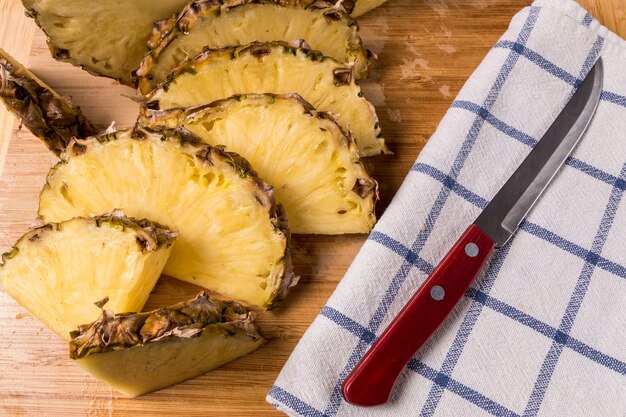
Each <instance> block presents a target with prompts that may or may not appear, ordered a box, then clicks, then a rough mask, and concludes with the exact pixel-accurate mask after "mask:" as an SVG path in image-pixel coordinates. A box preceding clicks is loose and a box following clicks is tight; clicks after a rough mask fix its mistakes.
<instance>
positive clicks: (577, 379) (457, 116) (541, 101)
mask: <svg viewBox="0 0 626 417" xmlns="http://www.w3.org/2000/svg"><path fill="white" fill-rule="evenodd" d="M599 56H602V57H603V60H604V68H605V79H604V91H603V93H602V100H601V103H600V106H599V108H598V111H597V113H596V115H595V117H594V119H593V121H592V124H591V126H590V128H589V130H588V131H587V133H586V134H585V136H584V138H583V139H582V141H581V143H580V144H579V146H578V147H577V148H576V150H575V152H574V153H573V155H572V156H571V157H570V158H569V160H568V161H567V163H566V165H565V166H564V168H563V169H562V170H561V171H560V172H559V173H558V175H557V177H556V178H555V179H554V181H553V182H552V184H551V185H550V186H549V187H548V189H547V190H546V192H545V194H544V195H543V196H542V197H541V199H540V200H539V202H538V203H537V205H536V206H535V207H534V209H533V210H532V212H531V213H530V215H529V216H528V218H527V219H526V220H525V221H524V223H523V224H522V226H521V228H520V230H519V231H518V232H517V233H516V235H515V236H514V237H513V239H511V240H510V241H509V243H508V244H507V245H506V246H505V247H504V248H502V249H500V250H498V251H497V252H496V254H495V256H494V257H493V258H492V259H491V261H490V263H489V264H488V266H487V267H486V268H485V269H484V270H483V272H482V273H481V274H480V275H479V277H478V279H477V281H476V282H475V283H474V285H473V286H472V288H471V289H470V290H469V291H468V292H467V294H466V296H465V297H464V298H463V299H462V301H461V302H460V304H459V305H458V306H457V308H456V309H455V311H454V312H453V313H452V314H451V316H450V317H449V318H448V319H447V320H446V322H445V323H444V325H443V326H442V327H441V328H440V329H439V330H438V331H437V332H436V333H435V334H434V336H433V337H432V338H431V339H430V340H429V341H428V342H427V343H426V344H425V345H424V346H423V348H422V349H421V351H420V352H419V353H418V354H417V355H416V356H415V358H414V359H412V360H411V362H410V364H409V366H408V368H407V369H406V370H405V371H404V373H403V374H402V377H401V380H400V383H399V385H398V386H397V389H396V390H395V393H394V396H393V398H392V401H391V402H390V403H388V404H385V405H383V406H379V407H373V408H359V407H356V406H352V405H350V404H347V403H346V402H345V401H343V400H342V398H341V394H340V386H341V383H342V381H343V379H344V378H345V377H346V375H347V374H348V373H349V371H350V370H351V369H352V368H353V367H354V365H355V364H356V363H357V361H358V360H359V359H360V358H361V357H362V356H363V354H364V353H365V351H366V350H367V349H368V347H369V346H370V345H371V343H372V341H373V340H374V339H375V338H376V336H378V335H380V333H381V332H382V331H383V330H384V329H385V327H386V326H387V325H388V324H389V322H390V321H391V320H392V319H393V317H395V316H396V314H397V313H398V312H399V310H400V309H401V308H402V306H403V305H404V304H405V303H406V301H407V300H408V299H409V298H410V297H411V295H412V294H413V293H414V292H415V290H416V289H417V288H418V287H419V285H420V284H421V283H422V282H423V281H424V279H425V278H426V277H427V275H428V273H429V272H430V271H431V270H432V268H433V266H434V265H436V264H437V263H438V262H439V261H440V260H441V258H442V257H443V255H444V254H445V253H446V252H447V251H448V249H449V248H450V246H451V245H452V244H453V243H454V242H455V241H456V239H457V238H458V237H459V236H460V235H461V233H462V232H463V231H464V229H465V228H466V227H467V226H468V225H469V224H471V223H472V222H473V221H474V219H475V218H476V216H477V215H478V214H479V213H480V211H481V210H482V208H483V207H484V206H485V205H486V204H487V202H488V201H489V199H490V198H492V197H493V196H494V195H495V193H496V192H497V191H498V189H499V188H500V187H502V185H503V184H504V182H505V181H506V180H507V179H508V177H509V176H510V175H511V173H512V172H513V171H514V170H515V169H516V168H517V166H518V165H519V164H520V163H521V161H522V160H523V159H524V157H525V156H526V155H527V154H528V152H529V151H530V149H531V148H532V146H533V145H534V144H535V143H536V141H537V140H538V139H539V138H541V136H542V135H543V134H544V133H545V131H546V130H547V129H548V127H549V126H550V124H551V123H552V121H553V120H554V119H555V117H556V116H557V115H558V114H559V112H560V111H561V110H562V109H563V107H564V106H565V104H566V102H567V100H568V98H569V97H570V96H571V94H572V92H573V91H574V89H575V88H576V87H577V86H578V85H579V83H580V81H581V79H583V78H584V77H585V75H586V74H587V72H588V71H589V69H590V68H591V67H592V65H593V64H594V63H595V61H596V60H597V58H598V57H599ZM625 189H626V42H625V41H624V40H622V39H621V38H619V37H618V36H617V35H615V34H613V33H611V32H609V31H608V30H607V29H606V28H605V27H603V26H601V25H600V24H599V23H598V22H597V21H596V20H595V19H594V18H593V17H592V16H591V15H590V14H589V13H587V12H586V11H585V10H584V9H582V8H581V7H580V6H578V5H577V4H576V3H574V2H573V1H570V0H538V1H536V2H535V3H534V4H533V5H532V7H528V8H525V9H523V10H522V11H520V12H519V13H518V14H517V15H516V16H515V17H514V19H513V21H512V22H511V25H510V27H509V30H508V31H507V32H506V33H505V34H504V35H503V37H502V38H501V40H500V41H499V42H498V43H497V44H496V45H495V46H494V48H493V49H492V50H491V51H490V52H489V54H488V55H487V57H486V58H485V59H484V61H483V62H482V63H481V65H480V66H479V67H478V68H477V69H476V71H475V72H474V74H473V75H472V76H471V77H470V79H469V80H468V81H467V83H466V84H465V86H464V87H463V89H462V91H461V92H460V93H459V96H458V97H457V98H456V101H455V102H454V103H453V104H452V106H451V108H450V110H449V111H448V112H447V114H446V115H445V117H444V118H443V120H442V121H441V124H440V125H439V127H438V129H437V131H436V133H435V134H434V135H433V136H432V138H431V139H430V141H429V142H428V145H427V146H426V147H425V148H424V150H423V151H422V153H421V154H420V156H419V158H418V159H417V162H416V163H415V165H414V166H413V168H412V169H411V172H410V173H409V174H408V176H407V177H406V180H405V181H404V184H403V185H402V187H401V189H400V190H399V192H398V194H397V195H396V197H395V198H394V200H393V202H392V203H391V205H390V206H389V208H388V209H387V211H386V212H385V214H384V216H383V217H382V218H381V219H380V221H379V223H378V225H377V226H376V229H375V230H374V231H373V232H372V234H371V236H370V238H369V239H368V240H367V242H366V243H365V244H364V246H363V248H362V250H361V251H360V253H359V254H358V256H357V257H356V259H355V261H354V263H353V264H352V266H351V267H350V269H349V270H348V272H347V274H346V276H345V277H344V278H343V280H342V281H341V283H340V284H339V286H338V288H337V290H336V291H335V293H334V294H333V295H332V297H331V298H330V299H329V301H328V303H327V305H326V306H325V307H324V309H323V310H322V312H321V313H320V315H319V316H318V317H317V318H316V320H315V321H314V323H313V324H312V325H311V327H310V328H309V329H308V331H307V332H306V334H305V335H304V336H303V338H302V340H301V341H300V343H299V344H298V346H297V347H296V349H295V350H294V352H293V354H292V355H291V357H290V359H289V361H288V362H287V364H286V365H285V367H284V369H283V370H282V372H281V373H280V376H279V377H278V380H277V381H276V383H275V385H274V386H273V387H272V389H271V391H270V392H269V394H268V397H267V400H268V401H269V402H270V403H271V404H273V405H274V406H275V407H277V408H278V409H279V410H281V411H284V412H285V413H287V414H289V415H291V416H312V417H317V416H319V417H324V416H327V417H334V416H398V417H404V416H463V417H465V416H487V415H496V416H535V415H538V416H559V417H560V416H568V417H572V416H593V417H595V416H601V417H611V416H615V417H624V416H626V243H625V237H626V197H625V196H624V190H625ZM416 320H419V318H416Z"/></svg>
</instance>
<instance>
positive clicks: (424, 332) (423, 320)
mask: <svg viewBox="0 0 626 417" xmlns="http://www.w3.org/2000/svg"><path fill="white" fill-rule="evenodd" d="M495 245H496V243H495V242H494V241H493V239H491V238H490V237H489V236H487V235H486V234H485V233H484V232H483V231H482V230H480V228H478V226H476V225H472V226H470V227H469V228H468V229H467V230H466V231H465V233H464V234H463V236H461V238H460V239H459V240H458V241H457V242H456V244H455V245H454V246H453V247H452V249H450V252H448V254H447V255H446V256H445V257H444V258H443V260H442V261H441V263H440V264H439V265H438V266H437V268H436V269H435V270H434V271H433V273H432V274H431V275H430V277H428V279H427V280H426V282H425V283H424V284H423V285H422V286H421V287H420V289H419V290H418V291H417V293H415V295H414V296H413V298H411V300H410V301H409V302H408V304H407V305H406V306H405V307H404V309H402V311H401V312H400V314H399V315H398V316H397V317H396V318H395V320H394V321H393V322H392V323H391V324H390V325H389V327H387V330H385V332H384V333H383V334H382V335H381V336H380V337H379V338H378V340H377V341H376V343H375V344H374V345H373V346H372V348H371V349H370V350H369V351H368V352H367V353H366V354H365V357H363V359H362V360H361V362H360V363H359V364H358V365H357V366H356V368H354V370H353V371H352V373H351V374H350V375H349V376H348V378H347V379H346V381H345V382H344V384H343V396H344V398H345V399H346V401H348V402H349V403H351V404H355V405H362V406H373V405H379V404H383V403H385V402H387V401H388V400H389V396H390V395H391V390H392V389H393V386H394V384H395V382H396V380H397V379H398V376H400V373H401V372H402V370H403V369H404V368H405V366H406V365H407V363H408V362H409V360H411V358H412V357H413V355H415V352H416V351H417V350H418V349H419V348H420V347H421V346H422V345H423V344H424V342H426V340H428V338H429V337H430V335H431V334H432V333H433V332H434V331H435V329H437V327H439V325H440V324H441V323H442V322H443V321H444V320H445V318H446V317H447V316H448V314H450V312H451V311H452V310H453V309H454V306H455V305H456V304H457V303H458V301H459V300H460V299H461V297H463V294H465V292H466V291H467V289H468V288H469V286H470V285H471V283H472V282H473V281H474V278H475V277H476V275H477V274H478V273H479V272H480V270H481V268H482V267H483V265H484V264H485V261H486V260H487V258H488V257H489V255H490V254H491V252H493V249H494V248H495ZM415 322H418V323H419V325H417V326H416V325H415Z"/></svg>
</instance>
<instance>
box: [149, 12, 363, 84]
mask: <svg viewBox="0 0 626 417" xmlns="http://www.w3.org/2000/svg"><path fill="white" fill-rule="evenodd" d="M320 3H321V4H320ZM328 6H329V4H327V3H323V2H316V3H314V4H312V5H310V6H308V7H307V6H305V5H304V4H301V3H299V4H295V5H285V4H280V3H277V2H276V0H235V1H233V0H230V1H227V2H225V3H223V2H220V1H217V0H199V1H194V2H192V3H190V4H189V5H188V6H187V7H185V8H184V9H183V11H182V12H181V13H180V15H179V16H177V17H172V18H171V19H169V20H165V21H163V22H159V23H158V24H156V25H155V27H154V30H153V33H152V38H151V39H150V41H149V43H148V48H149V49H150V51H149V52H148V54H147V55H146V57H145V58H144V60H143V62H142V64H141V66H140V68H139V70H138V71H137V75H138V76H140V77H142V78H143V80H142V84H143V85H142V89H143V90H144V91H147V90H151V89H153V88H154V87H156V85H157V84H158V83H160V82H161V81H163V80H164V79H165V77H167V75H168V74H169V73H170V72H171V71H172V69H174V68H175V67H177V66H178V65H180V63H181V62H182V61H184V60H185V59H186V58H189V57H194V56H196V55H198V54H199V53H200V52H202V49H203V48H210V49H217V48H223V47H226V46H231V45H243V44H247V43H250V42H253V41H262V42H269V41H277V40H283V41H290V40H293V39H304V40H305V41H306V42H307V44H309V45H310V46H311V48H312V49H315V50H319V51H321V53H323V54H324V55H327V56H330V57H332V58H334V59H336V60H337V61H339V62H354V66H355V67H354V74H355V76H356V78H357V79H360V78H364V77H365V76H366V74H367V67H368V52H367V50H365V49H364V48H363V44H362V42H361V38H360V37H359V34H358V30H359V29H358V25H357V23H356V21H355V20H353V19H352V18H351V17H350V16H349V15H347V14H346V13H344V12H343V11H342V10H339V9H337V8H333V7H328Z"/></svg>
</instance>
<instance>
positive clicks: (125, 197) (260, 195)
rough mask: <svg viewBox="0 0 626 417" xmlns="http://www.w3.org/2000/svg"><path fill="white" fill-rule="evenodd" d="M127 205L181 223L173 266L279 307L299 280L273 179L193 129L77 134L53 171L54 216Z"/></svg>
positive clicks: (50, 209)
mask: <svg viewBox="0 0 626 417" xmlns="http://www.w3.org/2000/svg"><path fill="white" fill-rule="evenodd" d="M113 208H122V209H124V211H125V212H126V213H127V214H128V215H131V216H134V217H139V218H149V219H153V220H154V221H157V222H159V223H161V224H165V225H168V226H169V227H171V228H173V229H176V230H178V231H180V232H181V238H180V239H179V241H178V242H177V243H176V245H175V246H174V249H173V251H172V255H171V257H170V259H169V261H168V262H167V265H166V266H165V270H164V273H165V274H167V275H170V276H172V277H174V278H178V279H181V280H184V281H188V282H191V283H194V284H197V285H200V286H202V287H204V288H207V289H209V290H212V291H216V292H219V293H221V294H224V295H226V296H229V297H232V298H235V299H240V300H243V301H245V302H248V303H250V304H254V305H257V306H262V307H265V308H269V307H272V306H273V305H274V303H276V302H277V301H279V300H280V299H282V298H283V297H284V296H285V295H286V294H287V292H288V289H289V287H290V286H291V285H293V284H295V282H296V277H295V276H294V275H293V272H292V267H291V258H290V252H289V245H288V238H289V231H288V228H287V225H286V219H285V218H284V217H283V216H282V208H281V207H280V206H277V205H276V204H275V203H274V195H273V191H272V188H271V187H270V186H269V185H267V184H266V183H265V182H263V181H262V180H260V179H259V178H258V177H257V176H256V173H255V172H254V171H252V170H251V168H250V166H249V165H248V164H247V162H246V161H245V160H244V159H243V158H241V157H240V156H239V155H236V154H233V153H228V152H225V151H224V150H223V149H222V148H220V147H211V146H208V145H203V144H200V143H198V142H197V138H195V136H193V135H192V134H191V133H187V134H185V135H184V136H181V135H179V134H177V133H175V132H164V133H163V134H157V133H148V132H145V131H142V130H136V131H120V132H116V133H113V134H109V135H105V136H102V137H99V138H89V139H85V140H81V141H78V142H77V143H76V144H74V146H72V147H70V148H68V150H67V151H66V153H65V154H64V156H63V159H62V161H61V162H60V163H59V164H57V166H56V167H54V168H52V170H51V171H50V173H49V174H48V179H47V183H46V185H45V186H44V189H43V191H42V192H41V195H40V200H39V215H40V216H41V217H42V218H43V219H44V220H45V221H61V220H65V219H67V218H71V217H74V216H88V215H91V214H92V213H98V212H103V211H107V210H111V209H113Z"/></svg>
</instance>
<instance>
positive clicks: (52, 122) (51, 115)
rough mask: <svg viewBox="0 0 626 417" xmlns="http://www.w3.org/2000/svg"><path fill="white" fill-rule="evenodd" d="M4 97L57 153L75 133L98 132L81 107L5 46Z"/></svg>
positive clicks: (0, 79)
mask: <svg viewBox="0 0 626 417" xmlns="http://www.w3.org/2000/svg"><path fill="white" fill-rule="evenodd" d="M0 100H2V101H3V102H4V104H5V105H6V107H7V108H8V109H9V111H11V112H12V113H13V114H14V115H15V116H16V117H17V118H18V119H20V120H21V123H22V124H23V125H24V126H26V127H27V128H28V130H30V131H31V132H32V133H33V134H34V135H35V136H37V137H38V138H39V139H41V140H42V141H43V142H44V143H45V144H46V146H48V148H49V149H50V150H51V151H52V152H54V153H55V154H56V155H57V156H58V155H59V154H60V153H61V152H63V150H64V149H65V148H66V146H67V145H68V144H69V142H70V140H71V139H72V138H73V137H86V136H90V135H93V134H95V133H96V130H95V129H94V127H93V126H92V125H91V123H90V122H89V121H88V120H87V118H86V117H85V116H84V115H83V113H82V112H81V111H80V108H78V107H75V106H74V105H73V104H72V102H71V101H70V100H69V99H68V98H65V97H61V96H60V95H59V94H57V93H56V92H55V91H54V90H52V88H50V87H48V86H47V85H46V84H45V83H44V82H43V81H41V80H40V79H39V78H37V76H36V75H35V74H33V73H32V72H30V71H29V70H27V69H26V68H24V66H23V65H22V64H20V63H19V62H17V61H16V60H15V59H14V58H13V57H12V56H11V55H9V54H8V53H7V52H6V51H4V50H3V49H0Z"/></svg>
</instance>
